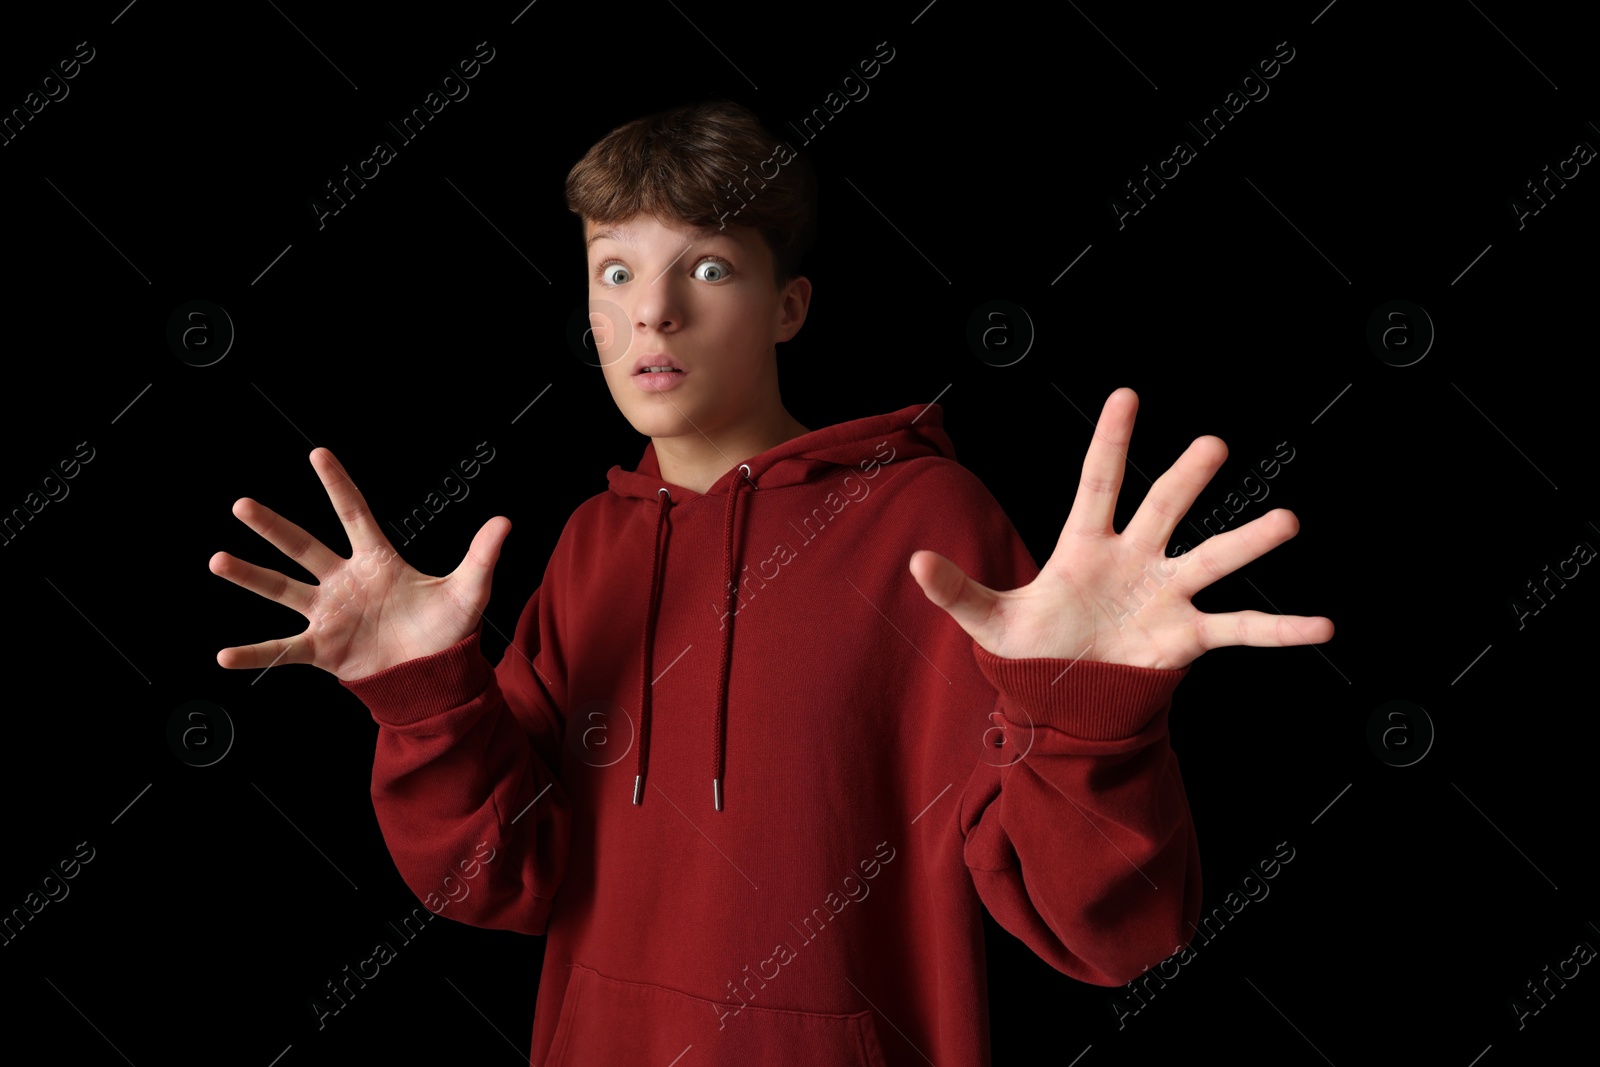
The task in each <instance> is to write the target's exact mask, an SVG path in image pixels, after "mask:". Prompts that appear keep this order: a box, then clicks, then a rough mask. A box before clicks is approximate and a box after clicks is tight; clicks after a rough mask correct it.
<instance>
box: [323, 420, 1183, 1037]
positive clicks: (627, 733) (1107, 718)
mask: <svg viewBox="0 0 1600 1067" xmlns="http://www.w3.org/2000/svg"><path fill="white" fill-rule="evenodd" d="M609 480H610V491H609V492H605V493H601V494H599V495H597V496H595V497H593V498H591V499H590V500H588V501H586V502H585V503H584V504H583V505H581V506H580V507H579V508H578V509H577V511H576V512H574V513H573V516H572V518H571V520H570V521H568V523H567V525H566V529H565V530H563V531H562V534H561V537H560V540H559V541H558V543H557V545H556V548H555V551H554V553H553V555H552V556H551V559H550V563H549V566H548V567H547V569H546V571H545V576H544V583H543V584H542V585H541V586H540V588H539V589H538V591H537V592H536V593H535V594H534V595H533V597H532V599H530V600H529V601H528V605H527V607H526V608H525V609H524V610H523V612H522V616H521V619H520V621H519V622H518V624H517V628H516V633H515V634H514V635H513V637H512V639H511V647H509V648H508V649H507V651H506V653H505V655H504V656H503V657H502V658H501V660H500V663H499V666H497V667H494V668H491V667H490V666H489V664H488V663H487V662H486V660H485V659H484V656H483V655H482V653H481V652H480V651H479V644H478V635H477V634H473V635H472V636H469V637H467V638H466V639H465V640H463V641H462V642H461V643H459V644H458V645H456V646H455V647H453V648H451V649H448V650H446V651H443V652H440V653H438V654H436V655H433V656H427V657H423V658H420V659H416V660H412V661H410V662H408V663H402V664H399V665H397V666H394V667H391V668H389V669H388V670H385V671H381V672H379V673H377V674H374V675H370V676H368V677H366V678H362V679H358V680H356V681H353V682H347V683H345V684H346V685H347V686H348V687H349V689H350V690H351V691H352V692H354V693H355V694H356V695H357V696H358V697H359V698H360V699H361V700H362V701H363V702H364V703H365V704H366V705H367V706H368V708H370V709H371V711H372V715H373V718H374V719H376V720H377V722H378V725H379V732H378V744H377V755H376V759H375V761H374V764H373V772H372V801H373V806H374V808H375V809H376V811H377V817H378V822H379V825H380V826H381V828H382V830H383V835H384V840H385V841H386V842H387V843H388V846H389V851H390V853H391V854H392V855H393V856H394V861H395V864H396V866H397V867H398V868H399V871H400V874H401V877H402V878H403V879H404V880H405V882H406V884H407V885H408V886H409V887H410V888H411V889H412V891H413V892H415V893H416V894H417V895H418V897H419V899H422V900H423V901H424V902H425V903H426V904H427V905H428V906H429V907H430V908H431V909H432V910H434V911H435V912H440V913H443V914H447V915H448V916H449V917H450V918H453V919H458V920H460V921H462V922H467V923H471V924H473V925H475V926H484V927H491V928H496V929H507V930H520V931H523V932H525V933H529V934H547V935H548V943H547V945H546V950H545V957H544V971H543V974H542V975H541V977H540V980H539V998H538V1004H537V1006H536V1009H535V1013H534V1022H533V1042H532V1050H533V1055H532V1060H531V1062H532V1064H534V1065H535V1067H539V1065H545V1067H561V1065H566V1064H584V1065H605V1067H609V1065H613V1064H617V1065H622V1064H627V1065H639V1064H655V1065H658V1067H667V1065H668V1064H671V1063H674V1062H677V1063H679V1064H680V1065H681V1067H689V1065H691V1064H693V1065H703V1064H739V1065H741V1067H742V1065H748V1064H758V1065H760V1064H779V1063H783V1064H787V1063H793V1064H806V1065H813V1064H829V1065H833V1064H873V1065H889V1064H895V1065H899V1064H907V1065H910V1064H923V1063H925V1062H928V1061H931V1062H933V1063H937V1064H939V1065H940V1067H957V1065H965V1064H988V1063H989V1034H988V1011H987V999H986V991H985V974H984V942H983V927H982V921H981V913H980V911H979V908H980V907H983V906H987V907H988V909H989V911H990V912H991V913H992V914H993V915H994V917H995V919H996V920H997V921H998V922H999V923H1000V925H1002V926H1003V927H1005V928H1006V929H1007V930H1009V931H1011V932H1012V933H1013V934H1015V935H1016V936H1017V937H1019V938H1021V939H1022V940H1023V941H1024V942H1025V943H1027V944H1028V945H1029V946H1030V947H1031V948H1032V949H1033V950H1034V951H1035V952H1036V953H1038V954H1039V956H1040V957H1041V958H1043V959H1044V960H1045V961H1047V962H1048V963H1050V964H1051V965H1052V966H1053V967H1055V968H1056V969H1058V970H1060V971H1062V972H1063V973H1065V974H1068V975H1071V976H1072V977H1075V978H1079V979H1082V980H1083V981H1086V982H1092V983H1095V984H1097V985H1119V984H1122V983H1124V982H1127V981H1129V980H1130V979H1132V978H1133V977H1135V976H1136V975H1138V974H1139V973H1140V971H1141V970H1143V969H1144V968H1145V967H1147V966H1153V965H1154V964H1156V963H1157V962H1158V961H1160V960H1163V959H1165V958H1166V957H1167V956H1169V955H1171V954H1172V953H1173V952H1174V951H1175V950H1176V949H1177V948H1178V947H1180V946H1181V945H1185V944H1187V943H1188V936H1187V931H1188V930H1189V929H1191V926H1190V924H1191V923H1193V922H1194V921H1195V920H1196V919H1197V917H1198V915H1199V908H1200V866H1199V852H1198V848H1197V846H1196V843H1195V837H1194V832H1193V829H1192V827H1191V823H1190V818H1189V808H1188V801H1187V798H1186V797H1185V794H1184V788H1183V781H1182V778H1181V777H1180V775H1179V773H1178V763H1177V759H1176V757H1175V756H1174V755H1173V752H1172V749H1171V747H1170V745H1169V743H1168V736H1167V713H1168V710H1169V707H1170V704H1171V694H1172V691H1173V688H1174V687H1175V686H1176V685H1177V684H1178V681H1179V680H1180V679H1181V678H1182V677H1183V675H1184V673H1185V672H1184V671H1161V670H1147V669H1143V668H1137V667H1129V666H1123V665H1118V664H1106V663H1093V662H1077V663H1073V662H1072V661H1070V660H1057V659H1033V660H1006V659H1001V658H999V657H996V656H993V655H990V654H989V653H987V652H985V651H983V650H982V649H981V648H979V647H978V646H977V645H976V644H975V642H973V641H972V639H971V638H969V637H968V636H967V635H966V633H965V632H964V631H962V629H961V628H960V627H959V626H958V625H957V624H956V623H955V621H954V620H953V619H951V618H950V617H949V615H947V614H946V613H945V612H944V611H943V610H941V609H940V608H938V607H936V606H935V605H934V604H933V603H931V602H930V601H929V600H928V599H927V598H926V597H925V596H924V595H923V593H922V590H921V589H920V588H919V587H918V585H917V583H916V581H915V579H913V578H912V577H911V574H910V572H909V570H908V569H907V563H908V561H909V559H910V557H911V554H912V553H913V552H914V551H916V550H917V549H922V548H927V549H932V550H934V551H936V552H939V553H941V554H943V555H945V556H947V557H949V558H950V559H952V560H954V561H955V562H956V563H957V564H959V565H960V566H961V567H962V569H963V570H965V571H966V572H967V573H968V574H969V575H971V576H972V577H973V578H974V579H976V580H977V581H979V582H982V583H983V584H984V585H987V586H989V587H991V588H997V589H1011V588H1015V587H1017V586H1020V585H1025V584H1026V583H1028V582H1029V581H1031V580H1032V579H1033V577H1034V575H1035V574H1036V573H1037V567H1036V566H1035V564H1034V562H1033V560H1032V559H1031V558H1030V557H1029V555H1028V552H1027V549H1026V548H1025V547H1024V546H1023V544H1022V541H1021V539H1020V538H1019V537H1018V536H1017V533H1016V531H1015V529H1014V528H1013V527H1012V525H1011V523H1010V521H1009V520H1008V519H1007V518H1006V516H1005V514H1004V513H1003V512H1002V511H1001V509H1000V507H999V505H998V504H996V503H995V500H994V498H993V497H992V496H991V495H990V494H989V492H988V490H986V489H985V488H984V487H983V484H982V483H981V482H979V481H978V479H977V478H976V477H975V476H974V475H973V474H972V473H971V472H969V471H968V470H966V468H964V467H962V466H960V465H959V464H957V463H956V462H955V461H954V459H953V449H952V447H951V444H950V440H949V438H948V437H947V436H946V435H945V433H944V430H943V428H942V417H941V412H940V409H939V408H938V407H937V406H930V407H927V408H920V409H919V408H916V407H908V408H905V409H903V410H901V411H897V412H894V413H892V414H889V415H881V416H877V417H874V418H866V419H859V420H856V421H854V422H848V423H842V424H840V425H837V426H831V427H827V428H825V429H822V430H817V431H815V432H812V433H808V434H806V435H804V436H802V437H798V438H795V439H794V440H791V441H787V442H785V443H783V444H781V445H778V446H777V447H776V448H773V449H770V450H769V451H766V452H763V453H762V454H760V455H759V456H755V457H753V458H752V459H750V460H749V461H748V462H747V463H745V464H744V465H742V466H741V467H740V468H737V469H735V470H733V471H730V472H729V473H728V474H726V475H724V476H723V477H722V478H720V479H719V480H718V481H717V482H716V484H714V485H713V486H711V487H710V489H709V490H708V491H707V492H705V493H703V494H702V493H696V492H692V491H690V490H687V489H684V488H682V487H680V486H675V485H667V484H665V483H664V482H663V481H662V479H661V476H660V471H659V467H658V466H657V463H656V457H655V451H654V446H650V447H647V448H646V449H645V453H644V458H643V459H642V460H641V461H640V463H639V469H638V470H637V471H632V472H630V471H624V470H622V469H621V468H620V467H613V468H612V469H611V471H610V473H609ZM1063 499H1066V498H1065V497H1063ZM1063 518H1064V516H1063ZM735 589H736V590H737V593H736V596H735V593H734V591H735ZM685 1053H687V1055H685ZM680 1056H682V1057H683V1058H682V1059H681V1060H680V1059H678V1057H680Z"/></svg>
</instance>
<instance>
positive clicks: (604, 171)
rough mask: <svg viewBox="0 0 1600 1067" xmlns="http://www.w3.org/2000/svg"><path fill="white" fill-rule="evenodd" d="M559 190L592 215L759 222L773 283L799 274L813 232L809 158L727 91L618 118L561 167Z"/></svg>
mask: <svg viewBox="0 0 1600 1067" xmlns="http://www.w3.org/2000/svg"><path fill="white" fill-rule="evenodd" d="M780 148H781V149H782V156H781V157H780V155H779V149H780ZM779 158H787V162H785V163H779V162H778V159H779ZM773 168H776V174H774V173H772V171H773ZM566 193H567V207H568V208H569V209H570V210H571V211H572V212H573V214H575V215H577V216H578V217H579V218H582V219H584V220H586V221H589V222H594V223H598V224H608V223H616V222H622V221H624V220H626V219H630V218H633V217H634V216H636V215H641V214H647V215H653V216H655V217H656V218H658V219H660V220H662V221H663V222H677V223H681V224H685V225H689V226H700V227H706V228H717V229H722V228H723V227H725V226H732V225H737V226H746V227H750V228H752V229H755V230H758V231H760V233H761V235H762V236H763V237H764V238H766V241H767V246H768V247H769V248H771V249H772V258H773V264H774V273H775V274H776V281H777V283H778V284H780V285H781V284H783V283H784V282H786V281H787V280H789V279H790V278H793V277H796V276H798V275H799V274H800V261H801V258H802V257H803V256H804V255H805V253H806V252H807V251H808V250H809V249H810V247H811V245H812V243H813V242H814V241H815V240H816V230H817V181H816V175H815V173H814V171H813V170H812V169H811V166H810V164H809V162H808V160H806V158H805V157H803V156H800V155H799V154H798V153H796V152H795V151H794V150H793V149H792V148H789V147H788V146H787V145H785V144H784V143H783V142H782V141H780V140H779V139H778V138H777V137H775V136H773V134H772V133H771V131H769V130H768V129H767V128H766V127H764V126H763V125H762V124H761V121H760V120H759V119H758V118H756V116H755V114H754V113H753V112H751V111H750V110H749V109H748V108H745V107H742V106H740V105H739V104H735V103H731V102H729V101H711V102H707V103H699V104H688V105H684V106H682V107H676V108H672V109H671V110H668V111H663V112H660V113H658V114H655V115H648V116H646V117H644V118H640V119H635V120H634V121H632V122H629V123H627V124H626V125H623V126H619V127H617V128H616V129H614V130H612V131H611V132H610V133H609V134H607V135H606V136H605V137H603V138H602V139H601V140H600V141H599V142H598V143H596V144H595V146H594V147H593V148H590V149H589V151H588V152H587V153H586V154H585V155H584V157H583V158H582V159H581V160H579V161H578V163H577V165H576V166H574V167H573V168H572V170H571V172H570V173H568V174H567V187H566Z"/></svg>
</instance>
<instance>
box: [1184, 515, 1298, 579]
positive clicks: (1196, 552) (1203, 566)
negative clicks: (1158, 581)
mask: <svg viewBox="0 0 1600 1067" xmlns="http://www.w3.org/2000/svg"><path fill="white" fill-rule="evenodd" d="M1299 532H1300V520H1299V519H1297V518H1295V516H1294V512H1292V511H1290V510H1289V509H1288V508H1274V509H1273V510H1272V511H1269V512H1267V513H1266V514H1265V515H1263V516H1261V517H1260V518H1258V519H1251V520H1250V521H1249V522H1247V523H1245V524H1244V525H1243V526H1241V527H1239V528H1238V529H1236V530H1228V531H1226V532H1224V533H1220V534H1217V535H1216V536H1215V537H1212V538H1210V539H1208V540H1206V541H1202V542H1201V543H1200V544H1199V545H1198V546H1197V547H1195V548H1192V549H1190V550H1189V551H1188V552H1185V553H1184V554H1183V555H1181V556H1177V557H1174V558H1172V559H1170V560H1168V561H1167V563H1166V566H1167V567H1168V568H1169V569H1171V570H1173V571H1174V572H1175V580H1176V581H1177V583H1178V587H1179V588H1180V589H1182V590H1183V591H1184V592H1185V593H1188V594H1191V595H1192V594H1193V593H1194V592H1195V591H1196V590H1200V589H1204V588H1205V587H1206V586H1208V585H1210V584H1211V583H1212V582H1214V581H1216V580H1217V579H1218V578H1221V577H1223V576H1224V575H1227V574H1232V573H1233V572H1234V571H1236V570H1238V569H1239V568H1240V567H1243V566H1244V565H1245V564H1247V563H1250V562H1251V561H1253V560H1257V559H1260V558H1261V557H1262V556H1264V555H1266V554H1267V553H1268V552H1271V551H1272V550H1273V549H1274V548H1277V547H1278V546H1279V545H1281V544H1283V543H1284V542H1285V541H1287V540H1289V538H1291V537H1293V536H1294V535H1295V534H1297V533H1299Z"/></svg>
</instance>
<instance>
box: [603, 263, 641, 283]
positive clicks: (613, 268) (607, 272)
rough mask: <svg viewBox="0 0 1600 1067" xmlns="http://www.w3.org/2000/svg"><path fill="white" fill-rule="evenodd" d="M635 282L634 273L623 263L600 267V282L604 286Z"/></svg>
mask: <svg viewBox="0 0 1600 1067" xmlns="http://www.w3.org/2000/svg"><path fill="white" fill-rule="evenodd" d="M632 280H633V272H632V271H630V270H629V269H628V268H627V267H624V266H623V265H622V264H621V263H606V264H603V265H602V266H601V267H600V281H601V283H602V284H604V285H621V284H622V283H623V282H628V281H632Z"/></svg>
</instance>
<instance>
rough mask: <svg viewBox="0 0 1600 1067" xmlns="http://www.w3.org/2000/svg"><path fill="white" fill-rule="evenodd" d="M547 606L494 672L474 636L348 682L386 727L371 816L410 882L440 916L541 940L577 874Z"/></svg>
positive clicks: (532, 611)
mask: <svg viewBox="0 0 1600 1067" xmlns="http://www.w3.org/2000/svg"><path fill="white" fill-rule="evenodd" d="M547 613H548V606H547V608H546V612H543V613H542V612H541V610H540V594H539V593H538V592H535V593H534V595H533V597H532V599H530V600H529V601H528V605H527V607H526V608H524V609H523V612H522V616H521V618H520V619H519V621H518V623H517V629H516V633H515V634H514V635H513V637H512V640H511V643H510V645H509V646H508V647H507V649H506V652H505V655H504V656H503V657H502V658H501V660H500V664H499V666H498V667H496V668H494V669H491V668H490V667H489V664H488V662H487V660H486V659H485V658H484V655H483V652H482V650H481V649H480V648H479V634H478V633H477V632H474V633H473V634H471V635H469V636H468V637H466V638H464V639H463V640H462V641H461V642H459V643H458V644H456V645H455V646H454V647H452V648H448V649H445V650H444V651H442V652H439V653H436V654H434V655H431V656H423V657H420V658H418V659H414V660H410V661H408V662H406V663H400V664H396V665H395V666H393V667H390V668H388V669H387V670H383V671H379V672H378V673H376V674H372V675H368V676H367V677H365V678H360V679H356V680H354V681H347V682H344V683H342V684H343V685H344V686H345V688H347V689H349V690H350V691H351V692H353V693H354V694H355V695H356V696H357V697H359V698H360V699H361V701H362V703H364V704H366V706H367V708H368V710H370V711H371V713H372V717H373V719H374V720H375V721H376V722H377V724H378V743H377V752H376V755H375V757H374V759H373V765H372V806H373V809H374V811H375V812H376V813H377V817H378V825H379V827H380V829H381V830H382V831H383V839H384V842H385V843H386V844H387V845H388V847H389V853H390V855H391V856H392V857H393V858H394V862H395V866H396V868H398V870H399V872H400V877H401V878H402V879H403V880H404V881H405V883H406V885H407V886H409V887H410V889H411V891H412V892H413V893H415V894H416V895H417V898H418V899H419V900H421V901H422V902H423V903H424V904H425V905H426V906H427V907H428V909H429V910H431V911H433V912H434V913H436V914H442V915H445V916H447V917H449V918H452V919H456V920H459V921H461V922H464V923H469V924H471V925H473V926H483V927H489V928H491V929H499V930H517V931H520V932H522V933H528V934H542V933H544V932H545V924H546V921H547V920H548V918H549V914H550V903H551V899H552V898H553V896H554V895H555V892H556V889H557V887H558V886H559V885H560V884H561V879H562V875H563V874H564V873H565V870H566V863H567V846H568V839H569V833H570V826H571V806H570V804H569V803H568V800H567V796H566V793H565V792H564V791H563V789H562V787H561V783H560V782H559V781H558V780H557V778H556V774H555V768H558V767H559V766H560V752H561V738H562V736H563V732H564V731H563V728H562V717H561V715H560V713H559V711H558V710H557V707H558V705H557V702H556V701H555V700H554V699H552V698H551V695H550V693H549V691H548V689H547V688H546V687H545V684H544V682H543V680H542V679H541V676H540V672H539V670H537V669H536V668H535V666H534V661H535V660H536V659H538V658H539V650H540V641H539V635H540V623H541V618H542V617H543V615H545V614H547Z"/></svg>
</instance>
